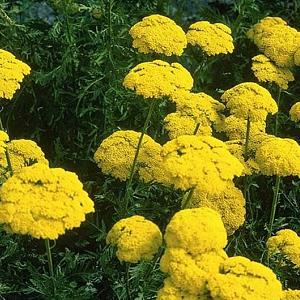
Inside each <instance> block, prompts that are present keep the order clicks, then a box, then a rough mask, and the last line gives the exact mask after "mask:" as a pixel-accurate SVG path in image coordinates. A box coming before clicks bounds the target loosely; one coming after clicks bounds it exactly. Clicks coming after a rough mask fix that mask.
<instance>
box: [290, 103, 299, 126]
mask: <svg viewBox="0 0 300 300" xmlns="http://www.w3.org/2000/svg"><path fill="white" fill-rule="evenodd" d="M290 118H291V120H292V121H294V122H299V121H300V102H296V103H295V104H294V105H293V106H292V107H291V109H290Z"/></svg>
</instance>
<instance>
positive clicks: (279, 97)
mask: <svg viewBox="0 0 300 300" xmlns="http://www.w3.org/2000/svg"><path fill="white" fill-rule="evenodd" d="M281 92H282V89H281V88H279V89H278V96H277V106H278V112H277V114H276V116H275V130H274V135H277V132H278V123H279V120H278V115H279V109H280V100H281Z"/></svg>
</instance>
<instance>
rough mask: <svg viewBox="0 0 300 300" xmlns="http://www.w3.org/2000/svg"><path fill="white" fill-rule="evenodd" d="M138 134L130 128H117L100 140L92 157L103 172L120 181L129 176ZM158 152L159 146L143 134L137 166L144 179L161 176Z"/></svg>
mask: <svg viewBox="0 0 300 300" xmlns="http://www.w3.org/2000/svg"><path fill="white" fill-rule="evenodd" d="M140 135H141V133H140V132H135V131H132V130H119V131H116V132H114V133H113V134H112V135H110V136H109V137H108V138H106V139H105V140H104V141H102V143H101V144H100V146H99V147H98V149H97V151H96V152H95V154H94V159H95V161H96V163H97V165H98V167H99V168H101V170H102V172H103V173H104V174H110V175H112V176H113V177H115V178H118V179H120V180H122V181H125V180H126V179H127V178H128V177H129V174H130V171H131V167H132V163H133V160H134V156H135V153H136V150H137V145H138V141H139V138H140ZM160 152H161V146H160V145H159V144H158V143H156V142H155V141H154V140H153V139H152V138H151V137H150V136H148V135H146V134H145V135H144V137H143V141H142V145H141V148H140V152H139V155H138V166H137V171H138V174H139V176H140V178H141V179H143V180H144V181H147V182H148V181H152V180H159V177H160V176H163V175H162V173H161V172H162V171H161V168H160V166H161V163H160V162H161V161H162V158H161V156H160ZM156 175H157V176H158V178H156Z"/></svg>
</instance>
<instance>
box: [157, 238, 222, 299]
mask: <svg viewBox="0 0 300 300" xmlns="http://www.w3.org/2000/svg"><path fill="white" fill-rule="evenodd" d="M199 243H201V241H199ZM226 258H227V255H226V253H225V252H224V251H219V252H207V253H204V254H202V255H198V256H196V257H194V256H192V255H191V254H189V253H188V252H187V251H185V250H184V249H181V248H167V250H166V251H165V253H164V255H163V256H162V258H161V260H160V269H161V271H162V272H164V273H167V274H168V275H169V278H170V279H171V281H172V283H173V284H174V286H175V287H177V288H179V289H182V290H184V291H187V292H188V293H190V294H198V295H200V294H205V293H207V289H206V285H207V281H208V278H209V277H210V276H212V274H216V273H218V272H219V270H220V265H221V263H222V262H223V261H224V260H225V259H226Z"/></svg>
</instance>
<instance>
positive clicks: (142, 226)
mask: <svg viewBox="0 0 300 300" xmlns="http://www.w3.org/2000/svg"><path fill="white" fill-rule="evenodd" d="M106 242H107V244H111V245H115V246H116V247H117V252H116V255H117V257H118V259H119V260H120V261H125V262H130V263H137V262H139V261H141V260H151V259H152V258H153V256H154V255H155V254H156V252H157V251H158V249H159V247H160V246H161V244H162V234H161V232H160V230H159V228H158V226H157V225H155V224H154V223H152V222H151V221H149V220H146V219H145V218H144V217H142V216H138V215H135V216H132V217H130V218H126V219H122V220H120V221H118V222H117V223H115V224H114V226H113V227H112V228H111V230H110V231H109V232H108V234H107V237H106Z"/></svg>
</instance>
